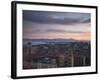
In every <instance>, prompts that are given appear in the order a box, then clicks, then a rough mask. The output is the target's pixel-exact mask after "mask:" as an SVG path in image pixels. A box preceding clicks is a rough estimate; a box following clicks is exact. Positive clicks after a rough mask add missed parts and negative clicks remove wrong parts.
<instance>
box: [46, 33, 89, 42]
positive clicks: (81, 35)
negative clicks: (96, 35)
mask: <svg viewBox="0 0 100 80" xmlns="http://www.w3.org/2000/svg"><path fill="white" fill-rule="evenodd" d="M48 38H66V39H69V38H71V39H77V40H91V33H90V32H83V33H66V34H60V33H59V34H54V33H53V34H48Z"/></svg>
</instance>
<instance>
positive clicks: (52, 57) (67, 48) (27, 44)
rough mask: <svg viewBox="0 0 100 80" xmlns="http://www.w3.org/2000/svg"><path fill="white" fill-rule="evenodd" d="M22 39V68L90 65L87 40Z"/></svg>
mask: <svg viewBox="0 0 100 80" xmlns="http://www.w3.org/2000/svg"><path fill="white" fill-rule="evenodd" d="M23 41H24V42H23V69H40V68H58V67H80V66H81V67H82V66H90V65H91V57H90V56H91V54H90V53H91V52H90V51H91V50H90V46H91V44H90V42H89V41H78V40H73V39H68V40H67V39H33V40H30V39H26V40H23ZM32 42H33V43H32ZM34 43H35V44H34ZM36 43H37V44H36Z"/></svg>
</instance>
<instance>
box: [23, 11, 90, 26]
mask: <svg viewBox="0 0 100 80" xmlns="http://www.w3.org/2000/svg"><path fill="white" fill-rule="evenodd" d="M87 19H88V20H87ZM23 20H28V21H32V22H35V23H43V24H68V25H69V24H78V23H87V22H88V23H89V22H90V14H89V13H75V12H51V11H50V12H49V11H28V10H23Z"/></svg>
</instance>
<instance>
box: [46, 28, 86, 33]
mask: <svg viewBox="0 0 100 80" xmlns="http://www.w3.org/2000/svg"><path fill="white" fill-rule="evenodd" d="M46 32H48V33H84V32H82V31H71V30H69V31H67V30H62V29H48V30H46Z"/></svg>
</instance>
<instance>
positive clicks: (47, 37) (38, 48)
mask: <svg viewBox="0 0 100 80" xmlns="http://www.w3.org/2000/svg"><path fill="white" fill-rule="evenodd" d="M22 13H23V28H22V29H23V39H22V42H23V44H22V48H23V56H22V57H23V66H22V68H23V69H45V68H46V69H48V68H63V67H66V68H67V67H85V66H91V14H90V13H79V12H57V11H35V10H33V11H32V10H23V12H22Z"/></svg>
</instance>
